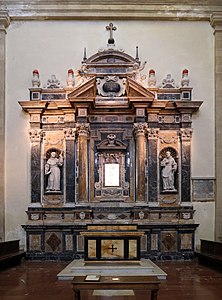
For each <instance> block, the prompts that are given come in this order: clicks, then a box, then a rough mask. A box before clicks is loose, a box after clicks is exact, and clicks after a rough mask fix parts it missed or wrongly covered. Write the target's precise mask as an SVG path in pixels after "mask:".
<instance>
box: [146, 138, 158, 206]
mask: <svg viewBox="0 0 222 300" xmlns="http://www.w3.org/2000/svg"><path fill="white" fill-rule="evenodd" d="M148 190H149V193H148V194H149V199H148V200H149V202H156V201H157V141H156V140H149V142H148Z"/></svg>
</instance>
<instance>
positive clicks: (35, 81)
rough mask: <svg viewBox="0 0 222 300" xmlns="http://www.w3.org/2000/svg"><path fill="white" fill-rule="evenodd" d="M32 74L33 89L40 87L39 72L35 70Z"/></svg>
mask: <svg viewBox="0 0 222 300" xmlns="http://www.w3.org/2000/svg"><path fill="white" fill-rule="evenodd" d="M32 74H33V77H32V86H33V87H39V86H40V80H39V71H38V70H36V69H35V70H34V71H33V72H32Z"/></svg>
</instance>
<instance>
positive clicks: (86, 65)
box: [19, 24, 202, 259]
mask: <svg viewBox="0 0 222 300" xmlns="http://www.w3.org/2000/svg"><path fill="white" fill-rule="evenodd" d="M107 29H109V30H110V38H109V40H108V44H107V48H105V49H101V50H99V51H98V52H97V53H96V54H94V55H92V56H91V57H89V58H87V57H86V51H85V50H84V57H83V61H82V64H81V68H80V69H78V70H77V71H75V72H74V71H73V70H72V69H70V70H68V77H67V84H66V86H61V84H60V81H59V80H58V79H57V77H56V75H52V76H51V78H50V79H49V80H48V81H47V83H46V85H45V86H43V87H41V85H40V79H39V72H38V70H34V71H33V79H32V85H33V86H32V88H30V100H28V101H20V102H19V103H20V105H21V107H22V109H23V110H24V111H25V112H27V113H28V114H29V115H30V129H29V135H30V144H31V147H30V149H31V150H30V151H31V200H30V205H29V207H28V209H27V215H28V221H27V224H25V225H23V228H24V230H25V231H26V237H27V256H28V257H29V258H44V259H45V258H50V259H52V258H55V259H56V258H60V259H72V258H81V257H82V256H83V255H84V235H82V234H81V232H83V231H86V230H87V228H89V225H95V226H98V228H106V227H103V226H105V225H114V226H116V225H127V224H129V225H130V226H131V225H136V226H135V229H136V231H138V234H139V233H140V232H143V233H144V234H141V239H140V245H139V251H140V256H141V257H144V258H152V259H166V258H190V257H192V255H193V251H194V234H195V229H196V227H197V226H198V224H195V222H194V219H193V215H194V210H193V207H192V201H191V177H190V175H191V141H192V114H193V113H195V112H196V111H197V110H198V109H199V107H200V105H201V103H202V102H201V101H194V100H192V88H191V87H190V86H189V77H188V70H183V71H182V77H181V82H180V85H177V84H176V83H175V81H174V79H173V77H172V75H171V74H167V75H166V77H165V78H164V79H162V81H160V82H157V81H158V80H157V79H156V74H155V70H153V69H151V70H149V73H148V76H147V77H146V76H144V75H142V70H143V68H144V64H141V62H140V60H139V57H138V48H136V54H135V58H134V57H132V56H131V55H129V54H126V53H125V52H124V51H123V50H118V49H116V47H115V44H114V39H113V36H112V30H113V25H112V24H110V25H109V26H107ZM179 72H181V70H179ZM111 249H112V252H113V249H115V247H113V245H112V248H111Z"/></svg>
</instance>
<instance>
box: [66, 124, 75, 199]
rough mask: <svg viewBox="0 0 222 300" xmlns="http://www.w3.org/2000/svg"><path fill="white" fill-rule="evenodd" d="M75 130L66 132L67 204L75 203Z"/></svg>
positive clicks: (71, 129) (70, 129) (68, 129)
mask: <svg viewBox="0 0 222 300" xmlns="http://www.w3.org/2000/svg"><path fill="white" fill-rule="evenodd" d="M75 133H76V129H75V128H66V129H65V130H64V134H65V139H66V174H65V176H66V203H73V202H75V192H76V184H75V183H76V163H75V162H76V157H75Z"/></svg>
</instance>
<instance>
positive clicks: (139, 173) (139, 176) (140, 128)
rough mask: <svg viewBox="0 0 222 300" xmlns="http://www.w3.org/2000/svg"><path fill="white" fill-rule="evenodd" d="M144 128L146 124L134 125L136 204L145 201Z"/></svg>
mask: <svg viewBox="0 0 222 300" xmlns="http://www.w3.org/2000/svg"><path fill="white" fill-rule="evenodd" d="M146 128H147V123H135V124H134V133H135V138H136V202H144V201H145V183H146V178H145V168H146V138H145V134H146Z"/></svg>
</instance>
